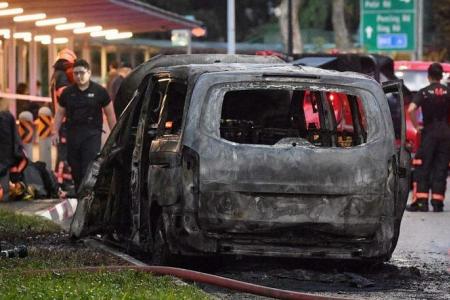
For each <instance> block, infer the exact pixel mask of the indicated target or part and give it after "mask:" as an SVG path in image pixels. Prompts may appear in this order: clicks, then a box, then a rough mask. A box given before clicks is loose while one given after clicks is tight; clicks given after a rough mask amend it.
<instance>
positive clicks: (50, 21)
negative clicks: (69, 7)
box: [35, 18, 67, 26]
mask: <svg viewBox="0 0 450 300" xmlns="http://www.w3.org/2000/svg"><path fill="white" fill-rule="evenodd" d="M66 22H67V19H66V18H54V19H46V20H39V21H36V23H35V24H36V26H51V25H58V24H64V23H66Z"/></svg>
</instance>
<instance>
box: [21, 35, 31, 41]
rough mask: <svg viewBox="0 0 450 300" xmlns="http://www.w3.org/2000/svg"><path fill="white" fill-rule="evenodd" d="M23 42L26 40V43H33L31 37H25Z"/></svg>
mask: <svg viewBox="0 0 450 300" xmlns="http://www.w3.org/2000/svg"><path fill="white" fill-rule="evenodd" d="M23 40H24V41H25V42H31V41H32V38H31V35H27V36H25V37H24V38H23Z"/></svg>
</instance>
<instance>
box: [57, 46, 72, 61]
mask: <svg viewBox="0 0 450 300" xmlns="http://www.w3.org/2000/svg"><path fill="white" fill-rule="evenodd" d="M58 59H65V60H67V61H68V62H70V63H72V64H73V63H74V62H75V59H77V55H76V54H75V53H74V52H73V51H72V50H70V49H69V48H64V49H62V50H61V51H59V53H58V56H57V57H56V60H58Z"/></svg>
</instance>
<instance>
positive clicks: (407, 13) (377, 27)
mask: <svg viewBox="0 0 450 300" xmlns="http://www.w3.org/2000/svg"><path fill="white" fill-rule="evenodd" d="M415 24H416V0H361V29H360V30H361V42H362V45H363V46H364V47H365V48H366V49H367V50H368V51H415V49H416V34H415V33H416V26H415Z"/></svg>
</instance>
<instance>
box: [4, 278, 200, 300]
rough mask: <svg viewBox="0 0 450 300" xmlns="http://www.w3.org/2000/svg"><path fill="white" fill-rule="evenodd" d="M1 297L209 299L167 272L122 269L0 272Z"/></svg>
mask: <svg viewBox="0 0 450 300" xmlns="http://www.w3.org/2000/svg"><path fill="white" fill-rule="evenodd" d="M0 279H1V280H0V297H1V298H2V299H174V300H175V299H209V298H208V296H207V295H206V294H205V293H203V292H201V291H200V290H199V289H197V288H195V287H194V286H188V285H185V286H179V285H176V284H175V283H174V281H173V280H172V279H171V278H170V277H167V276H164V277H154V276H151V275H149V274H145V273H140V272H135V271H122V272H119V273H110V272H98V273H84V272H83V273H78V272H74V273H70V274H64V275H60V274H55V273H52V274H47V275H42V274H41V275H33V276H31V275H29V274H27V275H20V274H16V275H15V276H11V275H10V274H3V273H2V274H0Z"/></svg>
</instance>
